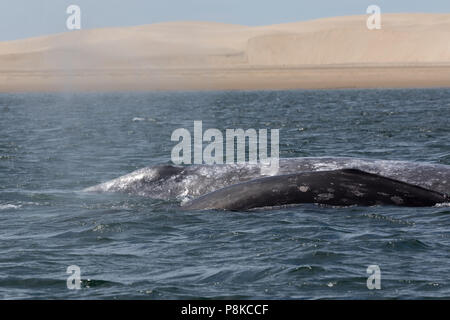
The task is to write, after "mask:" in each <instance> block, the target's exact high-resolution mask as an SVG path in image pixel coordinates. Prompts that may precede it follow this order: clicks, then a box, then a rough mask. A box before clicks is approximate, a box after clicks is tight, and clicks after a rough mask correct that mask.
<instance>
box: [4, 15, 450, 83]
mask: <svg viewBox="0 0 450 320" xmlns="http://www.w3.org/2000/svg"><path fill="white" fill-rule="evenodd" d="M366 19H367V16H351V17H337V18H329V19H319V20H313V21H306V22H298V23H289V24H280V25H273V26H262V27H248V26H240V25H229V24H221V23H207V22H169V23H159V24H152V25H145V26H137V27H126V28H105V29H93V30H82V31H75V32H67V33H63V34H57V35H51V36H43V37H38V38H32V39H24V40H17V41H9V42H0V91H29V90H45V91H52V90H159V89H176V90H183V89H282V88H286V89H289V88H342V87H348V88H352V87H429V86H445V87H450V41H449V39H450V14H384V15H383V16H382V29H381V30H372V31H371V30H368V29H367V27H366Z"/></svg>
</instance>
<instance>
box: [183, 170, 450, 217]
mask: <svg viewBox="0 0 450 320" xmlns="http://www.w3.org/2000/svg"><path fill="white" fill-rule="evenodd" d="M447 201H449V198H448V196H447V195H445V194H441V193H439V192H436V191H432V190H428V189H425V188H422V187H418V186H414V185H411V184H408V183H404V182H401V181H398V180H394V179H390V178H386V177H382V176H379V175H376V174H372V173H367V172H364V171H361V170H357V169H341V170H334V171H316V172H302V173H297V174H288V175H278V176H273V177H266V178H259V179H254V180H251V181H248V182H244V183H239V184H235V185H232V186H229V187H226V188H222V189H219V190H217V191H214V192H211V193H208V194H206V195H204V196H201V197H200V198H197V199H195V200H192V201H190V202H189V203H187V204H185V205H184V206H183V207H184V209H186V210H207V209H215V210H218V209H221V210H249V209H254V208H263V207H274V206H282V205H292V204H301V203H316V204H324V205H331V206H349V205H363V206H373V205H396V206H407V207H424V206H433V205H436V204H438V203H444V202H447Z"/></svg>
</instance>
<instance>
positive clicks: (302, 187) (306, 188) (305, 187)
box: [298, 186, 309, 192]
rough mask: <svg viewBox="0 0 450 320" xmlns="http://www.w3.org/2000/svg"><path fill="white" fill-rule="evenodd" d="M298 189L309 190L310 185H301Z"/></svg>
mask: <svg viewBox="0 0 450 320" xmlns="http://www.w3.org/2000/svg"><path fill="white" fill-rule="evenodd" d="M298 190H300V191H301V192H307V191H308V190H309V187H308V186H300V187H298Z"/></svg>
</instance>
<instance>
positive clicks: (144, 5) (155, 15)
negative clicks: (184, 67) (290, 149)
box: [0, 0, 450, 41]
mask: <svg viewBox="0 0 450 320" xmlns="http://www.w3.org/2000/svg"><path fill="white" fill-rule="evenodd" d="M71 4H76V5H78V6H80V7H81V27H82V29H90V28H98V27H109V26H130V25H140V24H149V23H155V22H162V21H177V20H200V21H216V22H225V23H236V24H244V25H267V24H275V23H284V22H293V21H302V20H309V19H315V18H321V17H330V16H342V15H355V14H366V8H367V7H368V6H369V5H371V4H376V5H378V6H380V7H381V10H382V13H383V12H436V13H450V0H427V1H425V0H371V1H365V0H158V1H156V0H0V41H4V40H14V39H19V38H27V37H32V36H38V35H44V34H51V33H58V32H65V31H67V30H66V19H67V17H68V15H67V14H66V8H67V7H68V6H69V5H71Z"/></svg>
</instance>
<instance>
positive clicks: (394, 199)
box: [391, 196, 404, 204]
mask: <svg viewBox="0 0 450 320" xmlns="http://www.w3.org/2000/svg"><path fill="white" fill-rule="evenodd" d="M391 200H392V201H394V203H395V204H403V202H404V201H403V199H402V198H400V197H397V196H393V197H391Z"/></svg>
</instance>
